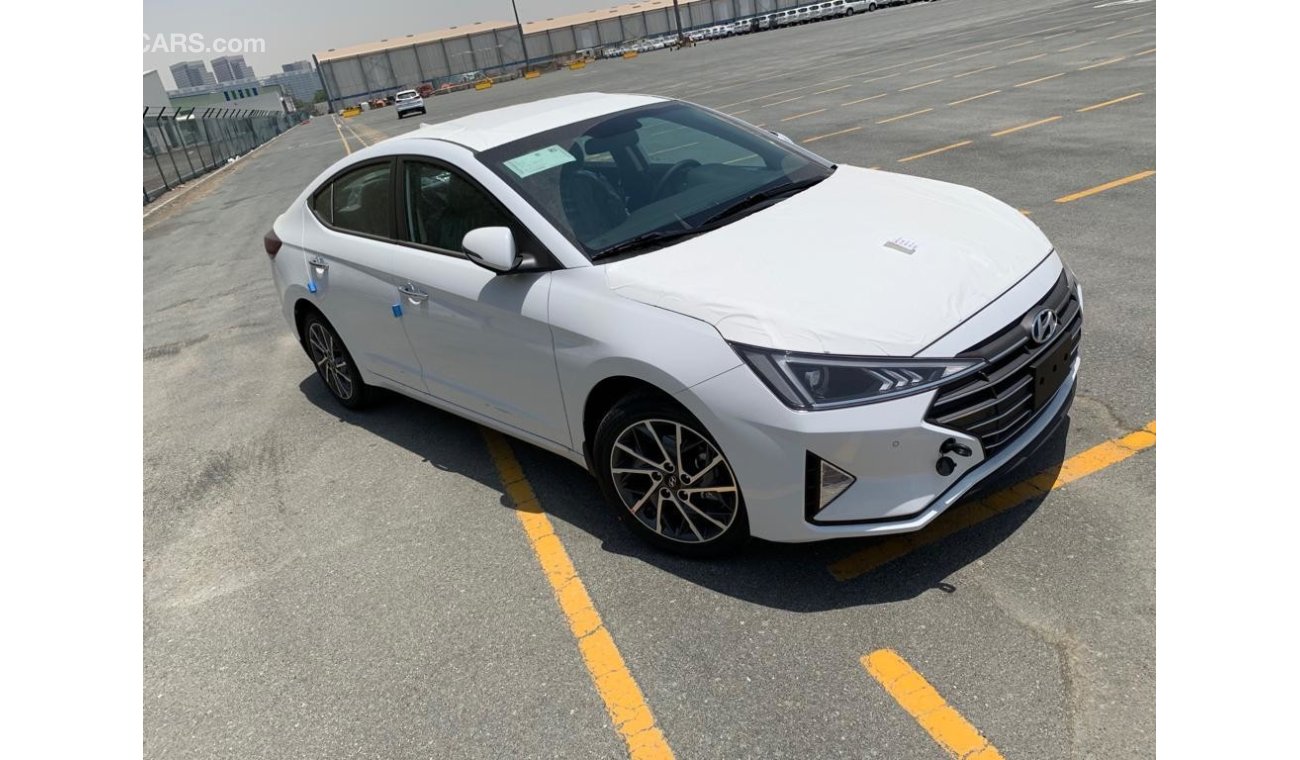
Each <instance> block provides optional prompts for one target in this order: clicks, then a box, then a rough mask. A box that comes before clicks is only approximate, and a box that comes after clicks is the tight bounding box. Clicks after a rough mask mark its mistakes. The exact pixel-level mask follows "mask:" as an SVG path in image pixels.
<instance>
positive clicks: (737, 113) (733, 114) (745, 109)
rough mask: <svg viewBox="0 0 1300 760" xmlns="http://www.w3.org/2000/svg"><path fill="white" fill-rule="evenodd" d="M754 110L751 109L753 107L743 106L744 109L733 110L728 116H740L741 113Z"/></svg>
mask: <svg viewBox="0 0 1300 760" xmlns="http://www.w3.org/2000/svg"><path fill="white" fill-rule="evenodd" d="M752 110H753V109H751V108H742V109H740V110H739V111H732V112H731V113H729V114H727V115H728V116H739V115H741V114H742V113H749V112H750V111H752Z"/></svg>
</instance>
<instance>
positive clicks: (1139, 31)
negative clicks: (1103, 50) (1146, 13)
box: [1106, 27, 1147, 40]
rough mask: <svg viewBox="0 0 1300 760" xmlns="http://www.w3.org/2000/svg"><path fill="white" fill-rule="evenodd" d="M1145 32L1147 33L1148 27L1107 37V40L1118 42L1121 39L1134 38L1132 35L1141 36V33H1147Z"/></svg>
mask: <svg viewBox="0 0 1300 760" xmlns="http://www.w3.org/2000/svg"><path fill="white" fill-rule="evenodd" d="M1145 31H1147V28H1146V27H1141V28H1138V29H1130V30H1129V31H1127V32H1123V33H1122V34H1115V35H1111V36H1110V37H1107V38H1106V39H1108V40H1118V39H1120V38H1121V37H1130V36H1132V35H1134V34H1140V33H1142V32H1145Z"/></svg>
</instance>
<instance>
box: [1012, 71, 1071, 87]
mask: <svg viewBox="0 0 1300 760" xmlns="http://www.w3.org/2000/svg"><path fill="white" fill-rule="evenodd" d="M1063 76H1065V72H1064V71H1062V72H1061V73H1059V74H1052V75H1051V76H1046V77H1039V78H1038V79H1031V80H1029V81H1028V82H1021V83H1020V84H1018V85H1015V86H1016V87H1028V86H1029V85H1031V84H1038V83H1039V82H1046V81H1047V80H1049V79H1056V78H1057V77H1063Z"/></svg>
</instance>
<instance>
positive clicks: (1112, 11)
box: [143, 0, 1156, 760]
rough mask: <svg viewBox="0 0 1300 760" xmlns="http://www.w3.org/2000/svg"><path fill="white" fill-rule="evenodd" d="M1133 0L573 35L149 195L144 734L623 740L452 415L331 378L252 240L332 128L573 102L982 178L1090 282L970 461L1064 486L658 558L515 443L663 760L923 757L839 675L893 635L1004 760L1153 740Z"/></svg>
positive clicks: (331, 746)
mask: <svg viewBox="0 0 1300 760" xmlns="http://www.w3.org/2000/svg"><path fill="white" fill-rule="evenodd" d="M1155 11H1156V3H1155V2H1122V3H1116V2H1105V1H1104V0H1103V1H1102V2H1075V1H1071V2H1061V1H1060V0H942V2H935V3H925V4H915V5H910V6H902V7H896V8H891V9H886V10H882V11H878V12H876V13H871V14H863V15H859V16H856V17H853V18H850V19H843V20H837V21H828V22H822V23H817V24H810V25H806V26H800V27H794V28H789V29H783V30H779V31H775V32H768V33H760V34H753V35H748V36H744V37H737V38H731V39H726V40H719V41H714V42H708V43H702V44H700V45H698V46H696V47H694V48H690V49H686V50H681V51H659V52H653V53H647V54H643V55H641V56H639V57H637V58H635V59H631V60H621V59H620V60H611V61H600V62H596V63H594V64H592V65H590V66H588V67H587V68H585V69H583V70H580V71H568V70H565V71H559V72H553V73H548V74H546V75H544V76H542V77H540V78H537V79H533V80H517V81H513V82H506V83H502V84H499V85H496V86H494V87H492V88H491V89H487V90H483V91H468V92H462V93H455V94H452V95H446V96H439V97H436V98H431V99H429V100H428V101H427V105H428V108H429V113H428V115H427V116H426V117H408V118H407V119H404V120H401V121H399V120H398V119H397V118H396V113H395V112H394V111H393V109H391V108H386V109H379V110H376V111H373V112H366V113H363V114H362V115H360V116H358V117H356V118H353V119H348V120H342V121H336V120H335V119H334V118H333V117H320V118H316V119H314V120H313V121H312V122H311V123H310V124H307V125H305V126H301V127H296V128H294V129H292V130H290V131H289V132H287V133H285V134H284V135H282V136H280V137H278V138H277V139H276V140H274V141H272V142H271V143H269V144H267V145H265V146H263V147H261V148H259V149H258V150H256V151H254V152H253V153H251V154H250V155H248V156H246V157H244V158H241V159H240V160H239V161H237V162H236V163H235V164H233V165H231V166H230V167H228V168H226V169H224V170H222V171H221V172H220V173H218V174H216V175H214V176H212V177H210V178H208V179H205V180H204V181H203V182H202V183H201V184H199V185H198V186H197V187H195V188H193V189H191V190H188V191H186V192H183V193H180V194H175V195H173V196H171V197H164V198H163V199H162V200H161V201H159V202H158V203H156V204H155V205H154V207H152V210H151V209H149V208H147V209H146V212H147V214H148V215H147V216H146V218H145V220H144V251H145V253H144V278H145V302H144V343H145V346H146V348H145V351H144V356H143V362H144V379H145V404H144V412H145V414H144V429H145V440H144V444H145V461H144V487H145V502H144V510H145V533H144V536H143V545H144V546H143V548H144V569H143V592H144V598H145V620H144V624H145V625H144V627H145V637H144V664H145V672H144V684H145V693H144V706H145V710H144V753H145V756H146V757H150V758H240V759H241V760H243V759H249V758H288V757H302V758H334V757H358V758H402V757H439V758H441V757H449V758H588V757H589V758H613V757H623V756H627V754H628V749H627V745H626V744H625V741H624V738H623V735H622V734H621V733H620V731H619V730H618V727H617V726H615V725H613V724H612V722H611V719H610V715H609V713H608V712H607V709H606V704H605V703H604V701H603V694H602V692H600V691H599V690H598V689H597V688H596V687H595V685H594V684H593V678H592V675H591V673H590V672H589V669H588V667H589V663H587V662H585V661H584V657H583V653H582V651H581V650H580V647H579V645H578V642H577V641H576V640H575V638H574V635H573V633H571V631H570V626H569V623H568V622H567V621H566V618H565V614H564V613H563V611H562V608H561V606H560V605H559V604H557V600H556V596H555V594H554V593H553V590H552V587H551V585H550V584H549V583H548V579H547V576H546V575H545V574H544V573H543V571H542V569H541V568H540V567H539V563H538V560H537V557H536V555H535V554H534V547H533V545H532V544H530V540H529V537H528V535H527V534H526V533H525V531H524V530H523V529H522V528H521V523H520V521H519V519H517V516H516V514H515V511H514V509H513V502H512V500H511V499H510V498H508V497H507V496H506V495H505V488H504V486H503V484H502V481H501V478H500V477H499V474H498V469H497V466H496V464H497V463H494V460H493V457H492V456H491V455H490V453H489V449H488V447H487V446H486V445H485V443H484V437H483V434H482V432H481V431H480V429H479V428H478V427H477V426H475V425H473V424H471V423H468V422H465V421H463V420H460V419H458V418H455V417H452V416H450V415H448V414H444V413H442V412H439V411H436V410H433V409H431V408H429V407H425V406H422V405H420V404H418V403H416V402H413V401H409V400H406V399H402V398H397V397H391V398H389V399H388V400H387V401H386V402H385V403H384V404H382V405H381V406H379V407H378V408H375V409H373V410H370V411H367V412H364V413H353V412H347V411H345V410H343V409H342V408H340V407H339V406H338V405H336V404H334V403H332V401H331V399H330V398H329V397H328V395H327V393H326V391H325V389H324V387H323V386H322V385H321V383H320V382H319V380H318V379H317V378H316V376H315V375H314V374H313V373H312V368H311V365H310V362H309V361H308V360H307V358H306V357H305V355H304V354H303V352H302V350H301V348H299V346H298V345H297V343H296V342H295V340H294V338H293V336H292V335H291V334H290V332H289V329H288V327H287V326H286V325H285V323H284V321H283V319H282V317H281V316H280V310H279V305H278V301H277V297H276V293H275V292H274V289H273V286H272V283H271V278H270V271H269V268H268V266H267V262H266V255H265V253H264V252H263V250H262V244H261V237H262V235H263V234H264V233H265V232H266V230H267V229H268V228H269V226H270V224H271V221H272V220H273V219H274V218H275V216H276V215H278V214H279V213H280V212H281V211H283V209H284V208H285V207H286V206H287V205H288V204H289V203H290V202H291V201H292V200H293V199H294V198H295V197H296V196H297V194H298V193H299V192H300V191H301V190H302V188H303V187H304V186H305V185H306V184H307V183H308V182H310V181H311V180H312V179H313V178H314V177H315V176H316V175H317V174H318V173H319V172H320V171H322V170H323V169H324V168H325V167H326V166H328V165H329V164H331V163H333V162H334V161H336V160H338V159H339V158H340V157H342V156H343V155H345V153H346V152H347V151H349V150H356V149H358V148H360V147H362V146H363V145H365V144H370V143H373V142H374V141H376V140H378V139H382V138H384V137H387V136H391V135H396V134H400V133H403V132H406V131H408V130H411V129H415V128H417V126H418V124H419V123H420V122H421V121H427V122H435V121H440V120H443V119H447V118H454V117H456V116H460V115H463V114H468V113H473V112H476V111H480V110H485V109H489V108H494V107H498V106H502V105H507V104H511V103H518V102H524V101H527V100H532V99H536V98H542V97H548V96H553V95H559V94H564V93H571V92H582V91H601V92H643V93H652V94H662V95H670V96H673V97H680V98H683V99H687V100H691V101H693V102H697V103H701V104H703V105H706V106H710V107H713V108H718V109H719V110H722V111H724V112H727V113H732V114H735V115H737V116H738V117H739V118H742V119H745V120H748V121H751V122H753V123H756V124H763V125H765V126H767V127H768V128H770V129H774V130H778V131H781V132H783V133H785V134H787V135H788V136H790V137H791V138H792V139H793V140H795V141H797V142H800V143H803V144H805V145H806V146H807V147H808V148H810V149H812V150H815V151H817V152H819V153H821V154H822V155H825V156H826V157H828V158H830V159H832V160H834V161H837V162H842V163H846V164H854V165H859V166H866V167H880V168H881V169H883V170H885V171H897V172H904V173H908V174H916V175H923V176H927V177H932V178H936V179H942V180H945V181H949V182H954V183H958V184H963V185H970V186H973V187H977V188H979V189H981V190H984V191H986V192H988V193H990V194H992V195H994V196H996V197H998V198H1001V199H1003V200H1005V201H1007V202H1008V203H1011V204H1012V205H1014V206H1015V207H1016V208H1019V209H1022V210H1023V211H1024V212H1025V213H1028V214H1029V215H1030V218H1031V219H1032V220H1033V221H1034V222H1035V223H1037V224H1038V225H1039V226H1041V227H1042V228H1043V230H1044V231H1045V232H1046V233H1047V235H1048V237H1049V238H1051V239H1052V241H1053V243H1054V244H1055V245H1056V247H1057V250H1058V251H1060V253H1061V255H1062V256H1063V257H1064V258H1065V259H1066V261H1067V262H1068V263H1069V264H1070V266H1071V267H1072V268H1073V269H1074V270H1075V272H1076V273H1077V274H1078V276H1079V278H1080V280H1081V281H1082V283H1083V287H1084V299H1085V309H1086V324H1085V330H1084V338H1083V357H1084V359H1083V368H1082V372H1081V376H1080V385H1079V391H1078V396H1077V399H1076V402H1075V405H1074V410H1073V412H1072V414H1071V417H1070V423H1069V426H1068V430H1067V431H1063V432H1062V434H1060V435H1058V436H1057V437H1056V438H1054V439H1053V440H1052V441H1051V443H1050V444H1049V446H1048V447H1047V448H1046V449H1045V450H1044V451H1043V452H1041V453H1040V454H1039V455H1038V457H1037V458H1036V460H1035V461H1033V462H1031V463H1029V464H1027V465H1026V466H1025V467H1023V468H1021V469H1020V470H1018V471H1016V472H1013V473H1010V474H1009V475H1007V476H1006V477H1005V478H1004V479H1003V482H1001V483H1000V484H999V485H1006V486H1011V485H1014V484H1016V483H1018V482H1020V481H1023V480H1025V479H1028V478H1030V477H1031V476H1032V475H1034V474H1035V473H1037V472H1039V471H1044V470H1045V471H1047V472H1049V473H1052V474H1053V476H1054V477H1056V478H1057V480H1058V481H1059V482H1060V487H1057V488H1054V489H1052V490H1050V492H1047V493H1043V492H1042V491H1041V490H1039V491H1038V492H1026V495H1025V496H1024V498H1020V499H1018V500H1013V502H1007V503H1006V504H1004V505H1003V506H1004V507H1005V508H1000V509H998V510H986V512H987V513H977V512H976V511H975V510H976V509H977V508H978V507H980V505H979V504H969V505H965V506H963V507H958V508H957V509H955V510H953V513H951V514H950V515H946V516H945V517H944V518H942V519H941V520H940V521H937V522H936V523H935V524H934V525H932V526H931V527H930V528H928V529H927V530H926V531H922V532H921V533H920V534H917V535H916V536H913V537H911V538H909V539H906V540H905V541H904V542H903V543H899V540H898V539H872V540H852V541H837V542H831V543H822V544H813V545H799V546H783V545H775V544H767V543H762V542H753V543H751V545H750V546H748V547H747V548H746V550H745V551H744V552H743V553H741V554H740V555H739V556H737V557H734V558H731V559H728V560H724V561H717V562H695V561H688V560H684V559H680V558H676V557H671V556H666V555H663V554H659V553H656V552H654V551H652V550H649V549H647V548H646V547H644V546H643V545H641V544H640V543H639V542H637V541H636V540H635V539H634V538H632V537H631V536H630V535H629V534H627V533H626V532H625V531H624V529H623V528H622V527H621V526H620V525H619V524H618V523H617V522H616V520H615V518H614V516H613V514H612V513H611V512H610V511H609V509H608V508H607V507H606V506H605V505H604V504H603V503H602V501H601V499H600V496H599V492H598V490H597V488H596V484H595V482H594V481H593V480H592V479H591V478H590V476H588V475H587V474H586V473H585V472H583V471H582V470H581V469H580V468H578V467H576V466H574V465H573V464H571V463H569V462H567V461H565V460H562V459H560V458H558V457H555V456H553V455H550V454H547V453H545V452H543V451H541V450H538V449H535V448H532V447H530V446H527V445H525V444H522V443H518V442H515V443H513V444H512V446H511V447H510V448H511V450H512V451H513V454H514V455H515V456H516V457H517V458H518V460H519V462H520V463H521V464H522V466H523V471H524V474H525V475H526V477H527V480H528V482H529V483H530V484H531V486H532V489H533V491H534V492H535V493H536V496H537V497H538V500H539V501H540V504H541V506H542V508H543V509H544V510H545V512H546V513H547V515H549V517H550V521H551V523H552V524H553V526H554V531H555V534H556V536H557V537H558V538H559V540H560V543H561V544H562V545H563V547H564V549H565V550H566V551H567V553H568V555H569V556H570V557H571V559H572V563H573V567H574V569H575V570H576V573H577V575H578V577H580V578H581V580H582V582H583V584H584V585H585V587H586V590H587V592H588V593H589V594H590V598H591V601H592V604H593V605H594V607H595V609H596V610H598V612H599V614H600V616H601V618H602V619H603V623H604V626H605V628H606V629H608V632H609V634H610V636H611V637H612V639H613V641H614V643H615V644H616V645H617V648H618V651H619V652H620V653H621V656H622V659H623V660H624V661H625V663H626V668H627V671H628V672H629V673H630V674H631V676H632V677H633V678H634V679H635V681H636V683H637V684H638V685H639V688H640V691H641V693H642V695H643V697H644V703H645V705H646V706H647V707H648V708H649V710H651V711H652V712H653V716H654V719H655V720H656V722H657V725H658V727H659V729H660V730H661V731H662V735H663V737H664V741H665V742H666V744H667V745H668V746H669V747H671V750H672V752H673V753H675V755H676V756H677V757H679V758H756V757H763V758H781V757H791V758H794V757H798V758H838V757H856V758H860V757H868V758H935V760H939V759H940V758H944V757H947V756H949V753H948V751H947V750H945V748H944V746H943V743H942V741H941V739H942V738H943V737H942V736H936V731H935V729H934V727H933V726H932V725H929V724H927V723H926V721H925V720H918V719H917V718H914V717H913V716H912V715H911V714H909V711H908V709H907V708H906V706H905V704H904V703H903V701H901V700H900V699H898V698H896V696H894V695H892V693H891V692H890V691H889V689H887V688H885V687H884V686H882V684H881V683H879V682H877V680H876V679H875V678H873V677H872V675H871V674H869V673H868V671H867V669H866V668H864V666H863V664H862V662H861V659H862V658H863V657H864V656H865V655H868V654H870V653H872V652H876V651H878V650H881V649H889V650H893V651H895V652H897V653H898V655H899V656H900V657H902V658H903V659H904V660H905V661H906V662H907V663H908V664H909V665H910V666H911V667H912V668H914V669H915V671H916V672H917V673H918V674H920V675H921V676H923V677H924V679H925V680H926V681H928V683H929V684H931V685H932V686H933V688H934V689H935V690H936V691H937V692H938V694H940V695H941V696H942V698H943V699H944V700H946V702H947V704H948V705H949V706H950V707H951V708H952V709H953V710H954V711H955V712H956V713H959V714H960V716H962V717H963V718H964V719H965V720H966V721H968V722H969V724H970V725H971V726H973V727H974V728H975V729H977V730H978V732H979V734H980V735H981V736H982V737H984V739H985V740H987V742H988V746H989V747H990V748H996V749H995V751H996V752H997V753H999V754H1000V755H1001V756H1004V757H1006V758H1035V759H1036V760H1039V759H1041V760H1053V759H1056V758H1129V757H1135V758H1148V757H1153V756H1154V754H1155V604H1156V596H1155V459H1156V454H1155V448H1154V446H1146V445H1144V446H1142V447H1141V448H1140V450H1139V449H1137V448H1133V449H1126V448H1124V447H1123V446H1120V447H1119V448H1118V449H1116V448H1115V447H1116V444H1115V443H1114V442H1115V441H1119V440H1129V439H1124V436H1126V435H1130V434H1133V433H1134V432H1135V431H1141V430H1143V429H1144V428H1148V426H1150V430H1151V431H1152V432H1153V431H1154V426H1153V423H1154V420H1155V419H1156V414H1155V411H1156V410H1155V200H1156V177H1155V176H1154V175H1153V174H1147V172H1153V171H1154V170H1155V161H1156V145H1155V114H1156V92H1155V77H1156V54H1155V50H1154V49H1155V18H1156V16H1155ZM436 25H437V24H436V21H434V20H431V21H430V23H429V26H436ZM1102 188H1104V189H1102ZM162 204H165V205H162ZM862 212H863V213H864V214H865V213H870V209H865V208H864V209H863V210H862ZM810 244H811V241H810ZM1144 435H1145V434H1144ZM1130 438H1131V436H1130ZM1150 439H1151V441H1152V442H1153V441H1154V436H1153V435H1151V436H1150ZM1107 447H1110V448H1109V449H1108V448H1107ZM1103 450H1104V451H1103ZM1112 450H1116V451H1120V452H1121V454H1122V456H1110V457H1109V458H1107V457H1106V456H1102V455H1101V454H1098V452H1099V451H1102V452H1103V453H1105V451H1112ZM1112 453H1113V451H1112ZM1063 461H1064V462H1065V464H1064V465H1062V462H1063ZM1067 476H1068V477H1067ZM1050 480H1051V479H1050V478H1049V482H1050ZM1067 481H1068V482H1067ZM1031 490H1032V489H1031ZM854 557H859V558H861V557H868V558H870V557H877V558H881V557H883V558H885V559H887V560H888V561H880V560H879V559H877V560H873V561H866V560H863V561H859V562H857V564H853V563H851V562H850V563H848V564H847V565H846V564H845V562H846V560H847V559H849V558H854ZM846 566H847V567H850V568H856V569H852V570H851V571H849V572H839V573H838V574H837V572H836V571H835V568H837V567H839V568H843V567H846Z"/></svg>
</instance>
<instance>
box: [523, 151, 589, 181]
mask: <svg viewBox="0 0 1300 760" xmlns="http://www.w3.org/2000/svg"><path fill="white" fill-rule="evenodd" d="M577 160H578V159H576V158H574V157H573V154H572V153H570V152H569V151H567V150H565V149H564V148H561V147H560V146H558V145H548V146H546V147H545V148H541V149H540V150H535V151H533V152H531V153H525V154H524V155H522V156H518V157H516V158H512V159H510V160H509V161H506V162H505V165H506V168H507V169H509V170H510V171H512V172H514V173H515V175H516V176H517V177H519V178H520V179H523V178H524V177H530V176H532V175H534V174H536V173H538V172H544V171H546V170H547V169H551V168H554V167H556V166H560V165H561V164H567V163H569V162H571V161H577Z"/></svg>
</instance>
